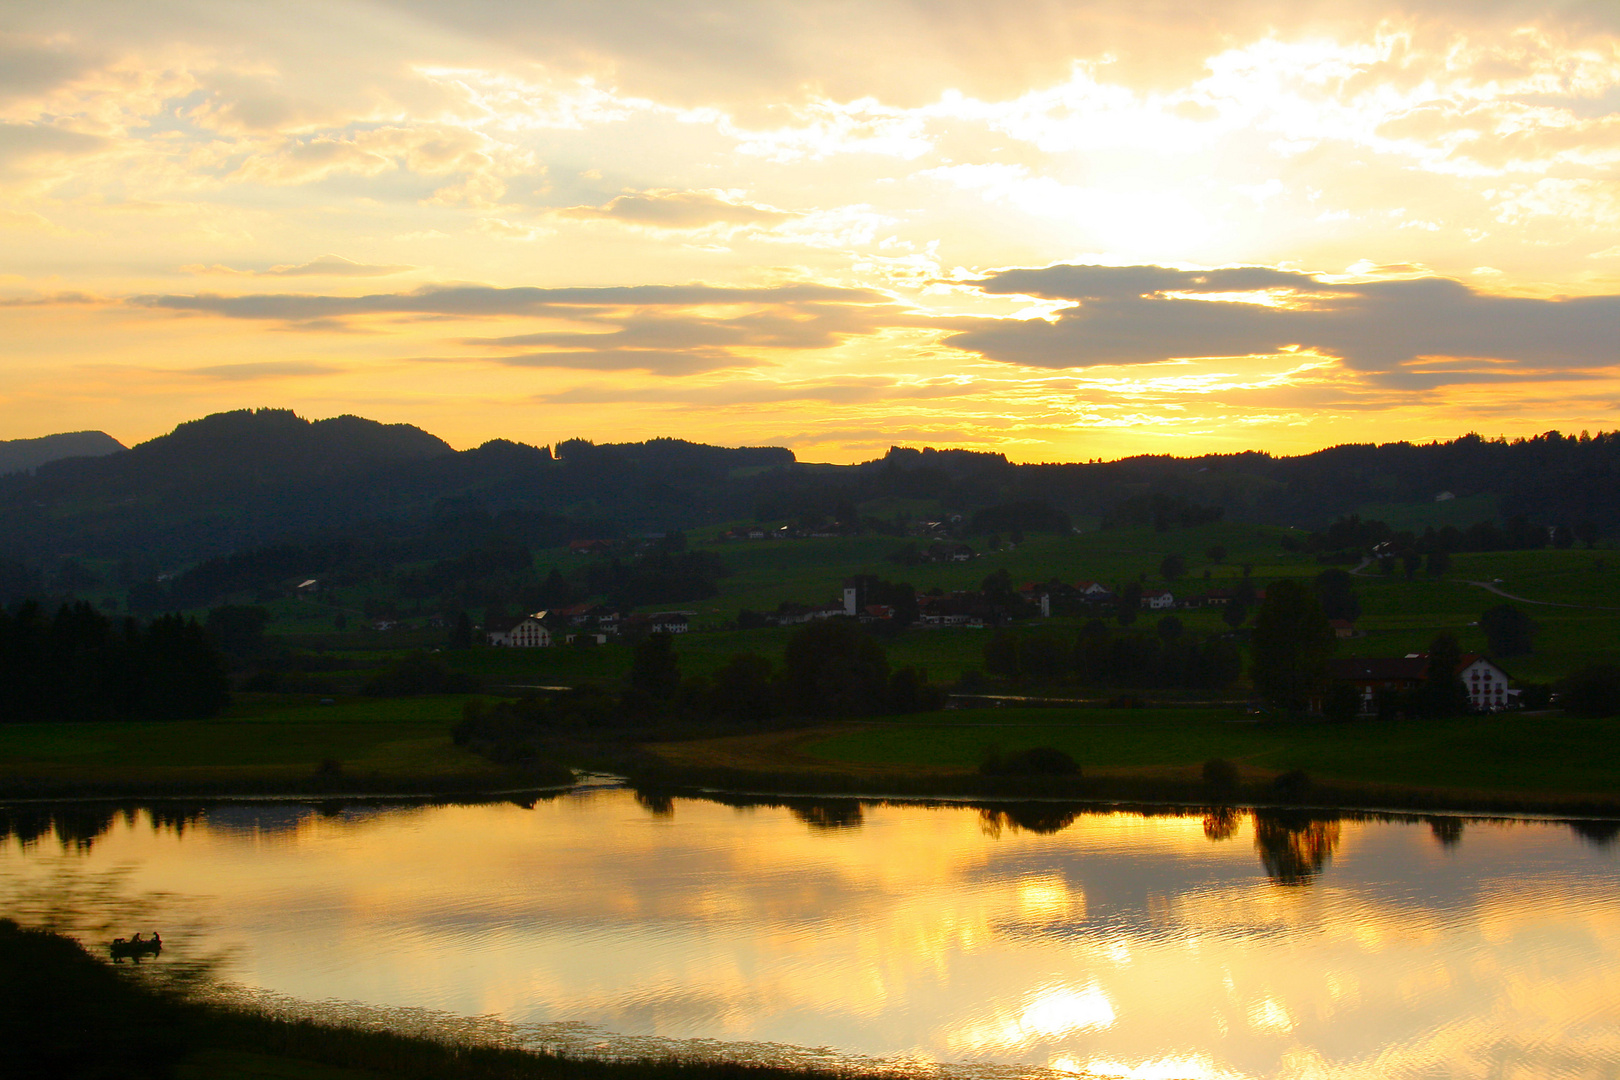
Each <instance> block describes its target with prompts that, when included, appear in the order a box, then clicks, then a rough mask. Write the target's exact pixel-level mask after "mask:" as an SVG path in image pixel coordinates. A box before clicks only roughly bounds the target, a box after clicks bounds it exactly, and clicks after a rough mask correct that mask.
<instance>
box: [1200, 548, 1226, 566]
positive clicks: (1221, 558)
mask: <svg viewBox="0 0 1620 1080" xmlns="http://www.w3.org/2000/svg"><path fill="white" fill-rule="evenodd" d="M1204 557H1205V558H1207V559H1208V560H1209V561H1210V562H1212V563H1223V562H1225V561H1226V545H1225V544H1211V545H1209V547H1207V548H1205V549H1204Z"/></svg>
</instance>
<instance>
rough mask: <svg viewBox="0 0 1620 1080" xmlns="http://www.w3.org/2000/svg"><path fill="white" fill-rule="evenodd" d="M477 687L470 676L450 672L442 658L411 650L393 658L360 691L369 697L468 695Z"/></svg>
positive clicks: (476, 683) (475, 681)
mask: <svg viewBox="0 0 1620 1080" xmlns="http://www.w3.org/2000/svg"><path fill="white" fill-rule="evenodd" d="M476 689H478V682H477V680H475V679H474V678H473V677H472V676H471V675H466V674H463V673H462V672H459V671H451V670H450V669H449V668H447V667H445V666H444V661H443V660H440V659H439V658H437V657H435V656H432V655H430V654H428V653H422V652H418V653H412V654H411V655H409V656H407V657H405V658H404V659H402V660H398V661H395V662H394V663H393V664H392V665H390V666H389V668H388V669H387V670H386V671H383V672H380V673H379V674H377V675H374V676H372V678H371V679H370V680H369V681H368V682H367V683H366V685H365V687H364V688H363V689H362V690H361V692H362V693H364V694H365V695H366V696H368V697H410V696H413V695H416V694H468V693H471V692H472V691H474V690H476Z"/></svg>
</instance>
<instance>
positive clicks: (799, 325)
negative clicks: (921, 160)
mask: <svg viewBox="0 0 1620 1080" xmlns="http://www.w3.org/2000/svg"><path fill="white" fill-rule="evenodd" d="M131 302H132V303H134V304H136V305H139V306H142V307H147V308H154V309H158V310H166V311H177V312H189V313H194V314H204V315H214V316H220V317H224V318H230V319H260V320H267V321H274V322H279V323H280V324H282V326H283V327H285V328H287V329H292V330H307V331H317V330H318V331H332V330H344V329H354V328H355V327H356V326H357V325H359V324H357V323H356V322H355V320H358V319H361V318H363V317H365V316H389V315H393V316H413V317H416V318H418V319H425V320H437V319H462V318H484V317H508V318H509V317H533V318H547V319H551V320H567V321H568V322H570V323H573V324H576V325H583V326H584V327H585V329H582V330H581V329H573V330H542V331H537V332H535V333H528V334H512V335H505V336H502V337H483V338H465V339H462V340H461V341H460V344H462V345H464V346H471V347H474V348H478V349H482V350H485V352H486V354H487V355H485V356H482V357H475V358H473V359H478V360H482V361H485V362H493V363H498V364H503V365H507V366H514V367H556V368H577V369H583V370H592V371H624V370H644V371H651V372H656V373H658V374H663V375H691V374H696V373H700V372H705V371H715V370H719V369H722V368H745V367H755V366H758V365H760V364H763V363H766V362H767V361H766V360H764V359H762V358H761V357H760V356H759V355H757V353H758V351H759V350H767V349H770V350H777V349H787V350H815V349H827V348H832V347H835V346H837V345H839V344H841V343H843V342H844V341H845V340H847V339H849V338H851V337H856V336H860V335H865V334H873V333H877V332H879V331H881V330H884V329H886V328H888V327H890V326H896V325H906V324H908V323H911V322H915V321H916V317H915V316H911V315H909V314H908V313H907V312H905V311H904V310H903V309H901V308H900V307H899V306H898V305H896V304H894V303H893V302H892V301H891V300H890V299H889V298H888V297H887V296H886V295H884V294H883V293H880V292H876V291H874V290H871V289H850V288H842V287H839V286H832V285H817V284H813V283H790V284H784V285H771V286H760V287H754V288H733V287H726V286H716V285H630V286H611V287H602V288H560V289H540V288H524V287H519V288H507V289H501V288H493V287H490V286H486V285H437V286H428V287H425V288H421V289H417V290H414V291H412V292H400V293H377V294H373V295H370V296H354V297H346V296H322V295H310V294H288V293H276V294H259V295H249V296H219V295H213V294H201V295H195V296H178V295H169V296H141V297H135V298H133V300H132V301H131ZM431 359H435V360H439V361H449V360H461V361H465V360H467V359H469V358H468V357H465V356H463V357H442V356H441V357H432V358H431Z"/></svg>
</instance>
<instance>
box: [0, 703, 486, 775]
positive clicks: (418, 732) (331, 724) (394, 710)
mask: <svg viewBox="0 0 1620 1080" xmlns="http://www.w3.org/2000/svg"><path fill="white" fill-rule="evenodd" d="M467 700H468V698H467V696H466V695H445V696H441V697H420V698H408V699H394V700H386V701H384V700H371V699H358V700H355V699H342V700H338V701H334V702H333V703H332V704H330V705H322V704H320V699H317V698H308V697H288V696H270V695H264V696H256V695H238V700H237V702H236V703H235V704H234V705H232V706H231V708H230V710H229V711H228V712H227V713H225V714H224V715H222V716H220V717H217V718H215V719H212V720H184V721H173V722H168V723H104V724H97V723H90V724H26V723H25V724H0V769H3V773H4V779H5V780H6V782H7V785H8V786H11V787H13V788H14V789H22V790H36V789H38V790H58V789H66V788H76V789H82V790H85V791H94V790H99V789H101V788H104V787H105V788H113V787H124V788H128V789H132V790H133V789H140V790H160V789H172V790H175V791H177V792H180V791H250V790H251V791H260V790H271V789H275V788H276V787H277V785H292V786H293V787H295V788H296V787H300V786H302V785H306V784H308V783H311V782H314V781H317V780H319V781H321V782H322V783H323V784H324V785H325V786H335V787H337V788H339V789H343V788H344V786H345V785H349V786H351V787H353V786H362V787H364V786H367V785H368V784H371V783H374V782H382V783H399V784H401V785H404V786H405V787H406V788H410V789H415V788H417V787H421V786H430V787H431V786H445V787H466V786H478V785H485V784H492V783H495V782H497V781H500V780H503V779H506V774H505V773H504V772H503V771H502V770H499V769H497V768H495V767H493V766H492V765H491V764H490V763H489V762H487V761H485V760H484V759H483V758H480V757H477V756H476V755H474V754H471V753H469V752H467V751H464V750H462V749H461V748H459V747H457V746H455V745H453V744H452V743H451V741H450V729H451V727H452V726H454V724H455V723H456V721H457V720H459V719H460V718H461V712H462V708H463V706H464V705H465V703H466V701H467ZM334 765H335V767H334Z"/></svg>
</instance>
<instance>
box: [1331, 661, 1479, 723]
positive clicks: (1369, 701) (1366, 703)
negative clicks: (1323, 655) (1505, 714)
mask: <svg viewBox="0 0 1620 1080" xmlns="http://www.w3.org/2000/svg"><path fill="white" fill-rule="evenodd" d="M1331 664H1332V672H1333V679H1334V681H1335V682H1348V683H1352V684H1354V685H1355V686H1356V688H1357V689H1358V690H1360V691H1361V711H1362V712H1372V711H1374V703H1375V700H1376V698H1377V696H1378V694H1380V693H1382V692H1388V691H1392V692H1396V693H1403V692H1407V691H1411V690H1416V689H1418V688H1419V687H1421V686H1422V685H1424V684H1425V683H1426V682H1428V681H1429V657H1428V654H1426V653H1408V654H1406V655H1405V656H1399V657H1395V656H1389V657H1380V656H1358V657H1338V658H1335V659H1334V660H1332V661H1331ZM1453 675H1454V676H1455V678H1456V679H1457V680H1458V681H1459V682H1461V683H1462V684H1463V687H1464V688H1465V689H1466V690H1467V693H1468V703H1469V705H1470V706H1472V707H1473V708H1474V709H1475V710H1476V711H1478V712H1495V711H1496V710H1498V709H1505V708H1507V707H1508V705H1509V704H1510V703H1511V698H1510V695H1509V693H1508V685H1507V684H1508V675H1507V672H1505V671H1503V670H1502V669H1501V668H1500V667H1498V666H1497V665H1496V664H1495V663H1493V662H1492V661H1491V660H1490V659H1489V658H1488V657H1485V656H1481V655H1480V654H1478V653H1464V654H1463V655H1462V657H1461V658H1460V659H1459V660H1458V662H1457V667H1456V670H1455V671H1454V672H1453Z"/></svg>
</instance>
